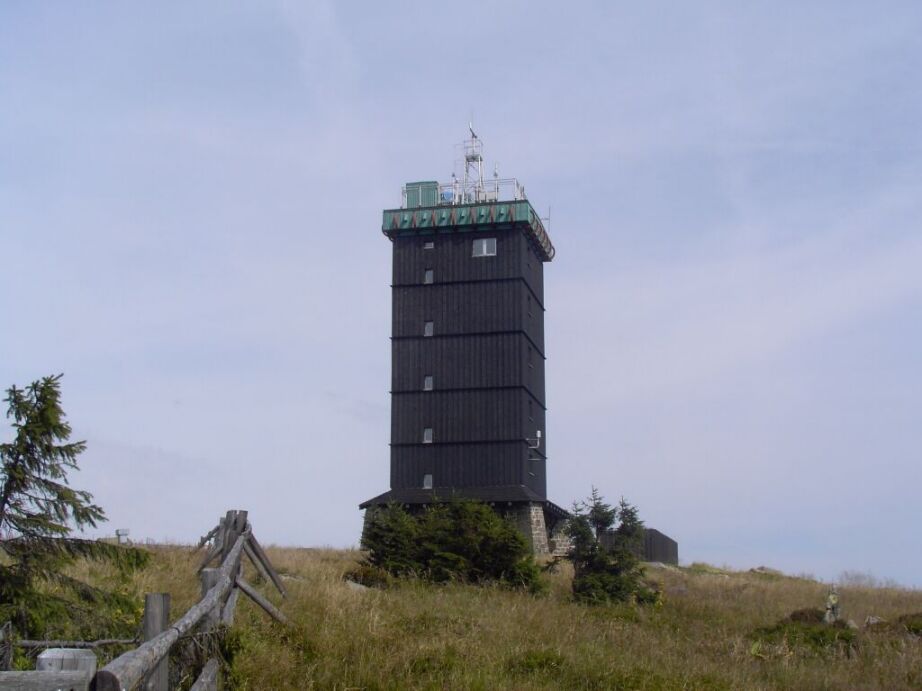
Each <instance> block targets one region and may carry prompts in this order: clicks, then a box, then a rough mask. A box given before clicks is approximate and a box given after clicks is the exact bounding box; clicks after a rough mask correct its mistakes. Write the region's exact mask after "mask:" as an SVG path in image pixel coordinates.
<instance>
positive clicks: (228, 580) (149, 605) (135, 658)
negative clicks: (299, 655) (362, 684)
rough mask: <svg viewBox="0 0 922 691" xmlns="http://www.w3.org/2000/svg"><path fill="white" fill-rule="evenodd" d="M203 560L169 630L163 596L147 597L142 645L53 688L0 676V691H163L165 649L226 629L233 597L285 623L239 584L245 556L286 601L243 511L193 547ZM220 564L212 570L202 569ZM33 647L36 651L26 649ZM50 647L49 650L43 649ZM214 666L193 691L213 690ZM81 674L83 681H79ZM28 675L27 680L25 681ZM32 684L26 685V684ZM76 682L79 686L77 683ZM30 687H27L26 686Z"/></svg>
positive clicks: (45, 680) (18, 676)
mask: <svg viewBox="0 0 922 691" xmlns="http://www.w3.org/2000/svg"><path fill="white" fill-rule="evenodd" d="M209 542H211V543H212V544H211V547H210V548H208V549H207V550H206V555H205V558H204V560H203V561H202V563H201V566H200V567H199V572H200V577H201V581H202V599H201V600H199V601H198V603H196V604H195V605H193V606H192V607H191V608H190V609H189V610H188V611H187V612H186V613H185V614H183V615H182V616H181V617H180V618H179V619H177V620H176V621H175V622H173V623H172V624H170V625H167V621H168V618H169V595H166V594H152V595H148V598H147V600H146V602H145V618H144V626H143V628H144V631H143V637H144V639H145V641H144V642H143V643H142V644H141V645H139V646H138V647H137V648H134V649H133V650H129V651H128V652H126V653H124V654H123V655H120V656H119V657H117V658H115V659H114V660H112V661H111V662H110V663H109V664H107V665H106V666H105V667H103V668H102V669H101V670H99V671H98V672H97V673H96V674H95V676H93V677H92V678H90V677H89V676H88V675H86V674H85V673H80V672H66V673H65V672H58V673H54V674H59V675H61V674H63V675H70V676H68V677H67V678H66V679H65V678H64V677H60V679H59V680H60V681H61V682H62V683H61V684H60V685H56V684H57V682H54V681H53V680H52V678H51V677H50V676H48V675H49V674H52V673H45V672H0V688H2V689H6V688H10V689H22V690H23V691H45V690H46V689H57V688H73V689H79V690H81V691H83V690H84V689H88V688H92V689H95V691H129V690H130V689H134V688H140V689H143V691H169V668H168V665H169V654H170V651H171V649H172V648H173V647H174V646H175V645H176V644H177V643H178V642H179V641H180V640H181V639H182V638H184V637H185V636H188V635H189V634H191V633H193V632H195V633H205V634H207V633H209V632H211V631H213V630H214V629H215V628H216V627H217V626H218V625H219V624H222V623H223V624H228V625H229V624H231V623H232V622H233V618H234V610H235V608H236V603H237V599H238V596H239V593H241V592H242V593H243V594H244V595H246V596H247V597H249V598H250V599H252V600H253V601H254V602H255V603H256V604H257V605H259V607H260V608H262V609H263V610H264V611H265V612H266V613H268V614H269V615H270V616H271V617H273V618H274V619H276V620H277V621H279V622H282V623H287V621H288V620H287V618H286V617H285V615H284V614H283V613H282V612H281V611H279V610H278V608H276V607H275V606H274V605H273V604H272V603H271V602H269V600H267V599H266V598H265V597H264V596H262V595H261V594H260V593H259V592H258V591H256V590H255V589H254V588H253V586H251V585H250V584H249V583H247V582H246V581H245V580H244V579H243V564H242V557H243V555H246V556H247V558H248V559H249V560H250V561H251V562H252V563H253V566H254V567H255V568H256V570H257V572H258V573H259V574H260V575H261V576H262V577H263V578H264V579H265V580H266V581H268V582H271V583H272V584H273V585H274V586H275V587H276V588H277V589H278V591H279V593H281V595H282V597H285V596H286V592H285V588H284V586H283V585H282V581H281V579H280V578H279V576H278V574H277V573H276V572H275V569H274V568H273V567H272V564H271V563H270V561H269V558H268V557H267V556H266V553H265V552H264V551H263V549H262V547H261V546H260V545H259V543H258V542H257V541H256V538H255V537H253V530H252V528H251V526H250V524H249V522H248V520H247V512H246V511H228V512H227V514H226V515H225V516H224V518H222V519H221V520H220V521H219V523H218V525H217V526H216V527H215V528H214V529H213V530H211V531H210V532H209V533H208V534H207V535H206V536H205V537H203V538H202V540H201V541H200V542H199V545H198V547H196V549H200V548H202V547H205V546H206V545H207V544H208V543H209ZM216 558H220V560H221V561H220V565H219V566H218V567H217V568H213V569H212V568H208V565H209V564H210V563H211V562H212V561H214V560H215V559H216ZM134 642H135V641H122V640H103V641H94V642H80V641H44V642H43V641H19V642H18V643H17V644H18V645H23V647H26V645H25V644H29V645H28V647H40V646H41V645H42V644H47V643H54V644H67V645H66V646H65V645H61V646H56V647H85V648H93V647H99V646H101V645H109V644H116V643H118V644H124V643H134ZM31 644H36V645H31ZM49 647H50V646H49ZM220 666H221V665H220V660H218V659H217V658H216V657H211V658H210V659H209V660H208V661H207V662H206V663H205V665H204V668H203V669H202V670H201V672H200V674H199V676H198V678H197V679H196V681H195V683H194V684H193V686H192V689H193V690H194V691H214V690H215V689H216V688H217V685H218V672H219V669H220ZM81 674H83V675H84V676H83V677H79V675H81ZM30 675H31V676H30ZM29 679H32V681H33V682H34V683H32V682H30V681H29ZM80 679H82V680H83V681H82V683H81V682H80ZM30 683H31V685H30Z"/></svg>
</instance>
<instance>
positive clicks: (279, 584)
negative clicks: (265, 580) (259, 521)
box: [247, 532, 288, 597]
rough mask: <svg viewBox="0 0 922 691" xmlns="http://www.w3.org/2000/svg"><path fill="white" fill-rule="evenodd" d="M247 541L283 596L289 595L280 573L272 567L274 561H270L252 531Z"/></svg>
mask: <svg viewBox="0 0 922 691" xmlns="http://www.w3.org/2000/svg"><path fill="white" fill-rule="evenodd" d="M247 542H248V543H249V544H250V547H251V548H252V549H253V553H254V554H255V555H256V557H257V559H259V560H260V561H261V562H262V564H263V566H264V567H265V569H266V572H267V573H268V574H269V579H270V580H271V581H272V583H273V584H274V585H275V587H276V589H277V590H278V591H279V592H280V593H281V594H282V597H287V596H288V593H287V592H285V586H284V585H282V579H281V578H279V575H278V574H277V573H276V572H275V569H274V568H273V567H272V562H270V561H269V557H267V556H266V553H265V552H264V551H263V548H262V547H261V546H260V544H259V542H257V541H256V538H255V537H254V536H253V533H252V532H251V533H250V537H249V539H248V540H247Z"/></svg>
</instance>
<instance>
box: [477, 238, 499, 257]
mask: <svg viewBox="0 0 922 691" xmlns="http://www.w3.org/2000/svg"><path fill="white" fill-rule="evenodd" d="M472 256H474V257H495V256H496V238H477V239H476V240H474V251H473V253H472Z"/></svg>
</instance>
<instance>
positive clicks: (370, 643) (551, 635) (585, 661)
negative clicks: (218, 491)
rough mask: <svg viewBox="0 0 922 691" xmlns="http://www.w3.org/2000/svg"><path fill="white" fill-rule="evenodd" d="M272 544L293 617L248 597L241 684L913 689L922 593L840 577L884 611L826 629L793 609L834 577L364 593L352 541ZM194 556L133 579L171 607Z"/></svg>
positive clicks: (553, 582) (159, 554) (848, 604)
mask: <svg viewBox="0 0 922 691" xmlns="http://www.w3.org/2000/svg"><path fill="white" fill-rule="evenodd" d="M268 552H269V556H270V559H271V560H272V562H273V563H274V564H275V565H276V567H277V568H278V570H279V571H280V572H281V573H283V574H285V578H286V581H285V582H286V586H287V588H288V590H289V597H288V598H287V599H286V600H281V599H280V598H279V597H278V596H277V594H275V595H271V598H272V599H273V601H274V602H276V603H277V604H279V605H280V607H281V609H282V610H283V611H285V612H286V614H287V615H288V616H289V617H290V618H291V619H292V621H293V625H292V626H290V627H283V626H280V625H278V624H276V623H274V622H272V621H271V620H269V618H268V617H266V616H265V615H264V614H263V612H262V611H261V610H259V609H258V608H257V607H256V606H255V605H253V604H252V603H250V602H249V601H246V600H245V599H244V598H241V600H240V604H239V605H238V609H237V619H236V622H235V626H234V629H233V635H234V637H235V638H234V643H235V645H236V646H237V647H238V652H237V654H236V656H235V657H234V660H233V664H232V670H231V681H232V683H233V685H234V686H235V687H236V688H239V689H248V690H260V691H261V690H264V689H337V690H342V691H345V690H346V689H368V690H375V689H382V690H383V689H395V690H396V689H555V690H556V689H643V690H650V691H653V690H659V689H728V690H730V689H733V690H735V689H855V688H861V689H910V688H920V687H922V642H920V640H919V639H918V638H917V637H915V636H913V635H911V634H909V633H908V632H907V628H913V627H915V628H914V630H916V631H918V630H919V629H918V627H919V625H920V622H922V615H919V614H918V613H920V612H922V592H919V591H912V590H905V589H899V588H892V587H890V588H881V587H870V586H867V587H865V586H856V587H843V588H840V597H841V604H842V610H843V615H844V616H845V617H847V618H848V619H852V620H854V621H855V622H858V623H859V624H862V623H863V622H864V620H865V617H867V616H868V615H875V616H878V617H882V618H884V619H885V620H887V622H889V624H888V625H886V626H879V625H878V626H874V627H872V628H870V629H868V630H859V631H854V632H853V631H851V630H848V629H846V630H845V631H847V632H848V633H847V634H844V635H829V631H826V630H825V629H813V628H806V629H805V628H804V627H810V626H812V625H811V624H810V623H805V622H800V621H796V620H790V619H789V618H788V617H789V615H790V614H791V613H792V612H795V611H796V610H803V609H807V608H815V607H822V605H823V603H824V601H825V596H826V592H827V586H825V585H824V584H821V583H817V582H815V581H813V580H810V579H808V578H791V577H786V576H783V575H780V574H776V573H769V574H765V573H750V572H732V571H729V570H726V569H715V568H713V567H710V566H707V565H697V564H696V565H694V566H693V567H689V568H686V569H650V570H649V574H650V575H651V576H652V577H653V578H654V579H655V580H657V581H658V582H659V583H660V585H661V586H662V588H663V590H664V593H665V602H664V603H663V605H662V606H660V607H658V608H656V609H650V608H646V609H645V608H635V607H632V606H630V605H616V606H605V607H587V606H583V605H577V604H574V603H572V602H571V601H570V599H569V579H570V577H571V574H570V573H568V571H567V570H566V568H562V569H560V570H559V571H558V572H557V573H555V574H549V575H548V576H547V577H548V579H549V588H548V593H547V594H545V595H543V596H532V595H528V594H525V593H519V592H511V591H509V590H504V589H501V588H492V587H486V588H481V587H473V586H466V585H460V584H456V585H443V586H433V585H427V584H424V583H420V582H414V581H411V582H403V583H400V584H398V585H397V586H395V587H392V588H389V589H387V590H376V589H372V590H364V591H362V590H355V589H352V588H350V587H348V586H347V585H346V584H345V583H344V582H343V574H344V573H346V572H347V571H349V570H350V569H352V568H354V566H355V564H356V562H357V560H358V559H359V558H360V556H361V555H360V553H358V552H354V551H338V550H325V549H278V548H270V549H269V550H268ZM198 559H199V555H193V554H191V552H190V550H189V549H188V548H166V547H164V548H157V549H155V556H154V559H153V560H152V564H151V566H150V567H149V568H147V569H146V570H145V571H144V572H142V573H139V574H137V575H136V577H135V579H134V581H133V583H132V587H133V588H135V590H136V592H137V593H138V594H141V593H144V592H154V591H156V592H170V593H171V594H172V602H173V604H172V616H173V618H174V619H175V618H176V617H177V616H178V615H179V614H181V613H182V612H183V611H184V610H185V608H187V607H189V606H190V605H191V604H193V603H194V602H195V601H196V600H197V599H198V595H199V586H198V582H197V579H196V576H195V569H196V568H197V566H198ZM80 568H81V569H85V572H84V575H86V576H88V577H90V578H91V579H92V578H104V577H105V574H104V573H102V572H94V571H93V569H94V568H95V567H90V566H81V567H80ZM247 577H248V578H249V579H251V582H255V581H256V575H255V573H249V574H248V576H247ZM260 589H261V590H262V591H263V592H265V593H271V591H270V589H269V588H268V587H267V586H266V585H265V584H263V585H261V586H260ZM913 614H915V617H913V616H907V615H913ZM900 617H903V618H904V619H903V623H899V622H898V620H899V619H900ZM837 631H838V632H839V634H843V631H842V630H837Z"/></svg>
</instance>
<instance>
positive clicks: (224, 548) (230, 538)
mask: <svg viewBox="0 0 922 691" xmlns="http://www.w3.org/2000/svg"><path fill="white" fill-rule="evenodd" d="M236 519H237V512H236V511H228V512H227V514H225V516H224V531H223V538H224V542H223V543H222V545H221V563H222V564H223V563H224V560H225V559H226V558H227V555H228V554H230V551H231V548H232V547H233V546H234V541H235V540H236V539H237V535H238V534H239V533H237V531H236V530H235V525H234V523H235V521H236Z"/></svg>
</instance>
